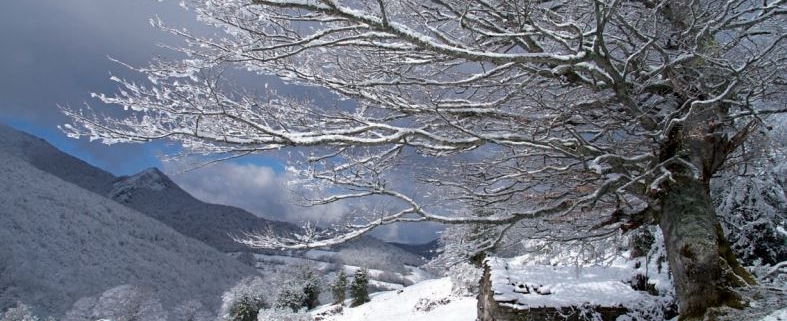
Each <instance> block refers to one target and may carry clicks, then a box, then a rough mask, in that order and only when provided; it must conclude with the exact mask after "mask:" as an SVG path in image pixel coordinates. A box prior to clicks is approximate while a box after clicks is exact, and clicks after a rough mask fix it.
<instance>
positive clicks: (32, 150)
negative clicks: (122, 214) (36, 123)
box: [0, 123, 117, 195]
mask: <svg viewBox="0 0 787 321" xmlns="http://www.w3.org/2000/svg"><path fill="white" fill-rule="evenodd" d="M0 151H3V152H5V153H6V154H9V155H13V156H16V157H18V158H20V159H22V160H24V161H26V162H28V163H30V164H32V165H33V166H35V167H36V168H38V169H40V170H42V171H45V172H47V173H49V174H52V175H55V176H57V177H59V178H61V179H62V180H64V181H67V182H70V183H73V184H76V185H77V186H79V187H82V188H84V189H86V190H88V191H91V192H94V193H98V194H101V195H106V192H107V191H108V190H109V188H110V187H111V186H112V183H113V182H114V181H115V180H116V179H117V178H116V177H115V176H114V175H112V174H111V173H109V172H107V171H104V170H102V169H100V168H98V167H95V166H92V165H90V164H88V163H86V162H84V161H82V160H80V159H78V158H76V157H73V156H71V155H68V154H66V153H64V152H62V151H60V150H58V149H57V148H55V147H54V146H52V145H50V144H49V143H47V142H46V141H45V140H44V139H43V138H38V137H35V136H33V135H30V134H27V133H24V132H21V131H18V130H16V129H13V128H11V127H8V126H7V125H4V124H2V123H0Z"/></svg>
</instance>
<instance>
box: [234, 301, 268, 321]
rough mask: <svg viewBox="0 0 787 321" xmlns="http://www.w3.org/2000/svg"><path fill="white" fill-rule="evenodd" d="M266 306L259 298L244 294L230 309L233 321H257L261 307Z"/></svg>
mask: <svg viewBox="0 0 787 321" xmlns="http://www.w3.org/2000/svg"><path fill="white" fill-rule="evenodd" d="M264 306H265V304H264V302H263V301H262V300H261V299H259V298H251V297H248V296H244V297H242V298H240V299H239V300H238V301H236V302H235V303H234V304H233V305H232V307H230V310H229V320H231V321H256V320H257V314H258V313H259V311H260V309H261V308H263V307H264Z"/></svg>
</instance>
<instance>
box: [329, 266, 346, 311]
mask: <svg viewBox="0 0 787 321" xmlns="http://www.w3.org/2000/svg"><path fill="white" fill-rule="evenodd" d="M346 291H347V273H345V272H344V267H343V266H341V267H339V272H338V273H337V274H336V279H335V280H334V281H333V283H332V284H331V292H332V293H333V304H342V303H343V302H344V300H345V299H346V298H347V294H346Z"/></svg>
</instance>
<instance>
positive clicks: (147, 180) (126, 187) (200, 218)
mask: <svg viewBox="0 0 787 321" xmlns="http://www.w3.org/2000/svg"><path fill="white" fill-rule="evenodd" d="M107 195H108V196H109V197H110V198H112V199H113V200H115V201H118V202H119V203H121V204H124V205H126V206H128V207H131V208H133V209H136V210H138V211H140V212H142V213H145V214H147V215H149V216H151V217H153V218H155V219H157V220H159V221H161V222H163V223H164V224H167V225H169V226H170V227H172V228H174V229H175V230H177V231H178V232H180V233H183V234H184V235H187V236H190V237H193V238H195V239H197V240H200V241H202V242H205V243H206V244H208V245H211V246H213V247H215V248H217V249H219V250H220V251H223V252H241V251H249V250H250V249H249V248H248V247H246V246H245V245H242V244H239V243H237V242H235V241H233V239H232V237H231V236H230V235H241V234H242V233H244V232H252V231H264V230H267V229H269V228H270V229H273V230H274V231H279V232H288V231H294V230H296V229H297V227H296V226H295V225H293V224H290V223H285V222H279V221H272V220H267V219H264V218H261V217H258V216H256V215H254V214H251V213H249V212H247V211H245V210H243V209H240V208H237V207H232V206H225V205H218V204H210V203H205V202H203V201H200V200H198V199H196V198H194V197H192V196H191V195H190V194H189V193H187V192H186V191H184V190H182V189H181V188H180V187H179V186H178V185H177V184H175V183H174V182H173V181H172V180H171V179H170V178H169V177H167V175H165V174H164V173H162V172H161V171H159V170H158V169H156V168H149V169H146V170H144V171H142V172H140V173H138V174H135V175H132V176H128V177H121V178H119V179H117V180H116V181H115V182H114V183H113V184H112V187H111V189H110V190H109V192H108V193H107Z"/></svg>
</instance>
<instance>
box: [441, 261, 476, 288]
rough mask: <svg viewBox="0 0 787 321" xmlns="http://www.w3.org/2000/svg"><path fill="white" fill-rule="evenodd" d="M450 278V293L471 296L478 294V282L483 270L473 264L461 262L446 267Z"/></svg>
mask: <svg viewBox="0 0 787 321" xmlns="http://www.w3.org/2000/svg"><path fill="white" fill-rule="evenodd" d="M447 274H448V276H449V277H450V278H451V283H452V288H451V294H454V295H459V296H473V295H476V294H478V291H479V284H480V283H479V282H480V281H481V275H482V274H483V270H482V269H480V268H478V267H476V266H475V265H473V264H470V263H466V262H462V263H459V264H456V265H454V266H452V267H450V268H448V272H447Z"/></svg>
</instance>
